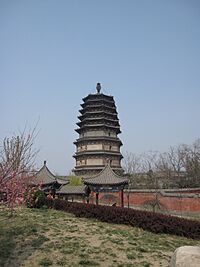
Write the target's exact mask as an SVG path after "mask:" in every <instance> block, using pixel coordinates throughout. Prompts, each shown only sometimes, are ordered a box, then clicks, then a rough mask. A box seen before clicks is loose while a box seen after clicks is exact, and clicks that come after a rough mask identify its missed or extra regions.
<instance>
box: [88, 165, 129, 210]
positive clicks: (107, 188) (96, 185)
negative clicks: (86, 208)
mask: <svg viewBox="0 0 200 267" xmlns="http://www.w3.org/2000/svg"><path fill="white" fill-rule="evenodd" d="M83 181H84V184H85V185H86V186H88V188H89V191H91V192H95V193H96V205H98V201H99V193H100V192H121V206H122V207H123V206H124V188H125V186H126V185H128V179H126V178H124V177H121V176H119V175H117V174H116V173H115V172H114V171H113V170H112V168H111V166H110V164H108V165H106V166H105V168H104V169H103V170H102V171H101V172H100V173H99V174H97V175H95V176H93V177H91V178H84V179H83Z"/></svg>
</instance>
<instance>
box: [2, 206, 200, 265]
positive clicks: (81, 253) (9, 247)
mask: <svg viewBox="0 0 200 267" xmlns="http://www.w3.org/2000/svg"><path fill="white" fill-rule="evenodd" d="M182 245H200V241H194V240H190V239H186V238H181V237H177V236H169V235H155V234H152V233H149V232H146V231H143V230H141V229H139V228H133V227H129V226H125V225H115V224H108V223H103V222H98V221H95V220H88V219H85V218H81V219H80V218H76V217H74V216H73V215H71V214H68V213H65V212H61V211H56V210H48V209H41V210H37V209H35V210H33V209H26V208H23V209H20V210H19V211H18V212H17V214H16V215H15V216H14V217H13V218H8V216H7V213H6V212H5V211H4V212H0V266H2V267H3V266H5V267H6V266H10V267H16V266H24V267H30V266H31V267H35V266H70V267H75V266H102V267H105V266H113V267H114V266H116V267H119V266H127V267H128V266H134V267H138V266H141V267H142V266H143V267H145V266H146V267H148V266H162V267H165V266H168V265H169V260H170V257H171V255H172V253H173V251H174V250H175V249H176V248H177V247H179V246H182Z"/></svg>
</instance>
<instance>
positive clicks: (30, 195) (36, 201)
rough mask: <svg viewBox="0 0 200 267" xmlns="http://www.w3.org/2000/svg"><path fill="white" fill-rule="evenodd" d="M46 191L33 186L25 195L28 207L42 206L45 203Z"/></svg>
mask: <svg viewBox="0 0 200 267" xmlns="http://www.w3.org/2000/svg"><path fill="white" fill-rule="evenodd" d="M45 198H46V197H45V193H44V192H43V191H42V190H40V189H38V188H35V187H33V188H31V189H30V190H29V191H28V192H27V193H26V195H25V202H26V205H27V207H28V208H41V207H42V206H43V205H44V204H45Z"/></svg>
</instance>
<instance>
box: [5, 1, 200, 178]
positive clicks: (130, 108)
mask: <svg viewBox="0 0 200 267" xmlns="http://www.w3.org/2000/svg"><path fill="white" fill-rule="evenodd" d="M97 82H101V83H102V87H103V92H104V93H105V94H109V95H113V96H114V97H115V101H116V104H117V107H118V112H119V119H120V123H121V128H122V134H121V135H120V138H121V139H122V142H123V143H124V146H123V147H122V152H125V151H129V152H133V153H142V152H145V151H149V150H159V151H165V150H167V149H168V148H169V146H171V145H172V146H174V145H178V144H180V143H187V144H190V143H192V142H193V141H194V140H195V139H197V138H198V137H200V120H199V118H200V1H198V0H196V1H195V0H188V1H184V0H180V1H177V0H166V1H160V0H158V1H156V0H155V1H154V0H146V1H143V0H140V1H139V0H138V1H136V0H129V1H128V0H120V1H119V0H84V1H82V0H79V1H76V0H71V1H69V0H68V1H64V0H63V1H62V0H59V1H58V0H54V1H52V0H45V1H44V0H38V1H33V0H30V1H27V0H24V1H20V0H18V1H16V0H5V1H4V0H0V93H1V94H0V96H1V105H0V121H1V126H0V140H2V139H3V137H5V136H9V135H11V134H12V133H13V132H14V131H17V130H18V129H23V128H24V125H25V124H26V123H27V124H28V125H29V126H32V127H33V126H34V125H35V123H36V122H37V120H38V119H39V125H38V129H39V130H40V131H39V135H38V137H37V140H36V143H35V146H36V147H38V148H40V153H39V155H38V159H37V165H38V167H40V166H41V165H42V164H43V160H45V159H46V160H47V163H48V166H49V167H50V169H51V170H52V171H54V172H56V173H59V174H68V173H69V171H70V170H71V169H72V168H73V166H74V164H75V162H74V160H73V158H72V155H73V154H74V152H75V146H74V145H73V141H74V140H75V139H76V138H77V137H78V135H77V134H76V132H74V128H76V122H77V121H78V119H77V116H78V110H79V108H80V104H81V102H82V98H83V97H84V96H86V95H87V94H89V93H93V92H95V85H96V83H97Z"/></svg>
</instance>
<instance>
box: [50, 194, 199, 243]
mask: <svg viewBox="0 0 200 267" xmlns="http://www.w3.org/2000/svg"><path fill="white" fill-rule="evenodd" d="M45 204H46V205H47V206H48V207H51V208H55V209H57V210H63V211H67V212H71V213H73V214H75V215H76V216H77V217H86V218H95V219H98V220H101V221H104V222H109V223H116V224H127V225H131V226H134V227H141V228H142V229H144V230H148V231H150V232H153V233H156V234H158V233H165V234H174V235H178V236H184V237H187V238H193V239H199V238H200V222H198V221H192V220H187V219H182V218H179V217H174V216H170V215H163V214H159V213H154V212H148V211H139V210H134V209H128V208H121V207H110V206H96V205H93V204H82V203H70V202H67V201H65V200H61V199H46V200H45Z"/></svg>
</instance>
